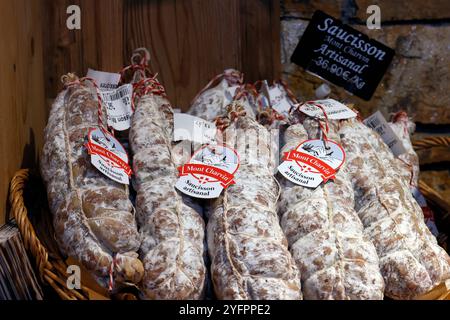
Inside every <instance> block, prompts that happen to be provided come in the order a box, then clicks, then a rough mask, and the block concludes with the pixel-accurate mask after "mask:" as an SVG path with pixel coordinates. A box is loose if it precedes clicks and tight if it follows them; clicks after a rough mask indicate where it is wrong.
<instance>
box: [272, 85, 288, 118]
mask: <svg viewBox="0 0 450 320" xmlns="http://www.w3.org/2000/svg"><path fill="white" fill-rule="evenodd" d="M269 99H270V105H271V106H272V108H273V109H275V111H277V112H278V113H279V114H282V115H287V114H289V110H290V109H291V107H292V105H291V104H290V103H289V101H288V100H287V98H286V94H284V93H283V92H282V91H281V90H280V88H279V87H278V86H273V87H271V88H269Z"/></svg>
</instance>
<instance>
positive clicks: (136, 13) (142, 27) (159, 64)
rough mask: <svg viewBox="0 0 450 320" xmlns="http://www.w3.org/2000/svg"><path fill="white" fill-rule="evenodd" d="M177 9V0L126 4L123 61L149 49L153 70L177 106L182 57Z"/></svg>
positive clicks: (138, 0)
mask: <svg viewBox="0 0 450 320" xmlns="http://www.w3.org/2000/svg"><path fill="white" fill-rule="evenodd" d="M175 9H176V7H175V0H155V1H145V0H125V3H124V11H125V12H124V39H125V40H124V41H125V43H124V45H125V48H124V57H125V59H126V61H130V58H131V55H132V53H133V50H134V49H136V48H140V47H146V48H147V49H149V51H150V54H151V62H150V67H151V70H152V71H153V72H155V73H156V72H157V73H158V74H159V76H158V79H159V80H160V81H161V82H162V84H163V85H164V86H165V88H166V91H167V94H168V96H169V98H170V99H171V102H172V104H173V105H175V106H176V105H178V101H177V100H176V91H175V87H176V85H177V83H176V81H177V75H178V73H179V69H178V68H179V53H178V47H177V46H178V45H177V37H178V35H177V24H176V12H175Z"/></svg>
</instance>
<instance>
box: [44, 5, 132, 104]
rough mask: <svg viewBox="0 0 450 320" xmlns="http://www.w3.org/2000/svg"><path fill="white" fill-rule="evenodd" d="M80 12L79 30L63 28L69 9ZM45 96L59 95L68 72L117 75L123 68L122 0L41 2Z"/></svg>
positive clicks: (79, 74) (81, 74) (82, 74)
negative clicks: (76, 9) (61, 79)
mask: <svg viewBox="0 0 450 320" xmlns="http://www.w3.org/2000/svg"><path fill="white" fill-rule="evenodd" d="M72 4H73V5H78V6H80V9H81V30H69V29H67V26H66V20H67V17H68V14H67V13H66V10H67V7H68V6H69V5H72ZM43 5H44V8H45V10H44V12H45V18H44V54H45V57H46V63H45V79H46V81H45V82H46V96H47V97H48V98H54V97H56V95H57V93H58V92H59V91H61V89H62V85H61V82H60V78H61V76H62V75H64V74H66V73H68V72H75V73H76V74H77V75H78V76H84V75H85V74H86V72H87V69H88V68H93V69H98V70H104V71H111V72H117V71H119V70H120V69H121V68H122V66H123V62H124V59H123V56H122V52H123V49H122V48H123V38H124V36H123V0H96V1H91V0H44V1H43Z"/></svg>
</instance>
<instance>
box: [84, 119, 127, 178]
mask: <svg viewBox="0 0 450 320" xmlns="http://www.w3.org/2000/svg"><path fill="white" fill-rule="evenodd" d="M86 148H87V150H88V153H89V154H90V155H91V163H92V165H93V166H94V167H96V168H97V169H98V170H100V172H101V173H103V174H104V175H105V176H107V177H109V178H111V179H112V180H114V181H117V182H119V183H123V184H129V177H130V175H131V168H130V166H129V165H128V155H127V152H126V151H125V148H124V147H123V146H122V144H121V143H120V142H119V141H118V140H117V139H116V138H114V136H112V135H111V134H110V133H109V132H107V131H105V130H102V129H100V128H92V129H90V130H89V133H88V142H87V143H86Z"/></svg>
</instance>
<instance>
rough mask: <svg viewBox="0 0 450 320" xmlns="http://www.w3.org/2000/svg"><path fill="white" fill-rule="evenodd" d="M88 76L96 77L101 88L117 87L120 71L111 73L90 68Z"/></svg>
mask: <svg viewBox="0 0 450 320" xmlns="http://www.w3.org/2000/svg"><path fill="white" fill-rule="evenodd" d="M87 77H88V78H91V79H94V80H95V83H96V84H97V86H98V87H99V89H100V90H112V89H116V88H117V86H118V85H119V81H120V73H111V72H103V71H97V70H93V69H88V73H87Z"/></svg>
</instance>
